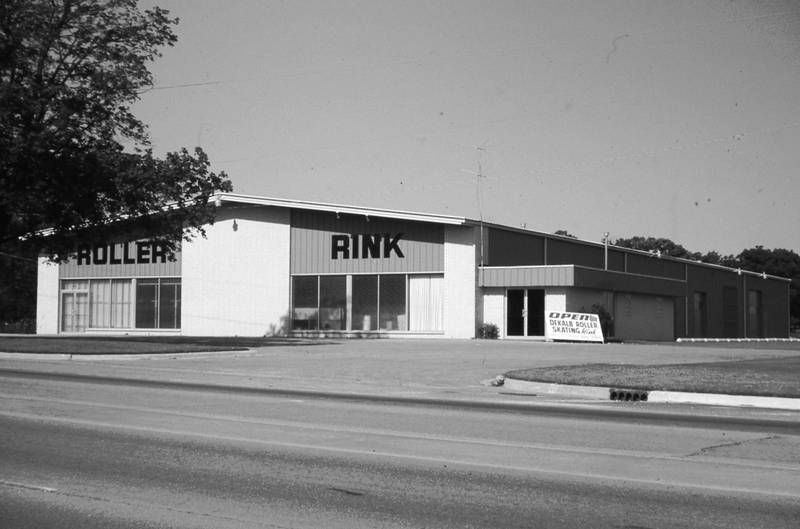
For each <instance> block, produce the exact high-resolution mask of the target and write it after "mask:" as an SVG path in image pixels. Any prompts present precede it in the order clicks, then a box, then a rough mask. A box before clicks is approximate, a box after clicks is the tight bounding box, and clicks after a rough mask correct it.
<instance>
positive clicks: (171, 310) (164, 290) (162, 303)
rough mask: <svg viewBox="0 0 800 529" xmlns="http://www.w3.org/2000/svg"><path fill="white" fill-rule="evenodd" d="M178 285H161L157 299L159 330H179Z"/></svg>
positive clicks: (179, 292)
mask: <svg viewBox="0 0 800 529" xmlns="http://www.w3.org/2000/svg"><path fill="white" fill-rule="evenodd" d="M180 288H181V286H180V284H176V283H171V282H170V283H161V287H160V292H159V299H158V327H159V328H160V329H177V328H179V326H180V325H179V323H178V322H179V318H180V299H181V297H180V294H181V291H180Z"/></svg>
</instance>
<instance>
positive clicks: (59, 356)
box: [0, 348, 251, 361]
mask: <svg viewBox="0 0 800 529" xmlns="http://www.w3.org/2000/svg"><path fill="white" fill-rule="evenodd" d="M249 352H251V348H247V349H234V350H229V351H225V350H221V351H193V352H174V353H134V354H129V353H118V354H115V353H98V354H89V353H6V352H2V351H0V359H8V360H87V361H91V360H158V359H162V358H166V359H174V358H183V357H186V358H203V357H209V356H216V355H236V354H244V353H249Z"/></svg>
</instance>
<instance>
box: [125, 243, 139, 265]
mask: <svg viewBox="0 0 800 529" xmlns="http://www.w3.org/2000/svg"><path fill="white" fill-rule="evenodd" d="M130 249H131V245H130V244H129V243H125V244H123V245H122V263H123V264H135V263H136V259H134V258H133V257H131V252H130Z"/></svg>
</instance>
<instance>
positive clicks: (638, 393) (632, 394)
mask: <svg viewBox="0 0 800 529" xmlns="http://www.w3.org/2000/svg"><path fill="white" fill-rule="evenodd" d="M647 393H648V392H647V391H644V390H641V389H610V390H608V396H609V398H610V399H611V400H619V401H625V402H647Z"/></svg>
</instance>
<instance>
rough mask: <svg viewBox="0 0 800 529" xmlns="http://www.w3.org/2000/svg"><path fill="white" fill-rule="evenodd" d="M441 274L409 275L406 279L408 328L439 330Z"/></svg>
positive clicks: (441, 301)
mask: <svg viewBox="0 0 800 529" xmlns="http://www.w3.org/2000/svg"><path fill="white" fill-rule="evenodd" d="M443 284H444V278H443V277H442V276H411V277H410V278H409V281H408V299H409V301H408V310H409V318H410V322H409V328H410V330H412V331H441V330H442V328H443V324H442V320H443V313H444V310H443V304H444V296H443V289H442V286H443Z"/></svg>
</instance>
